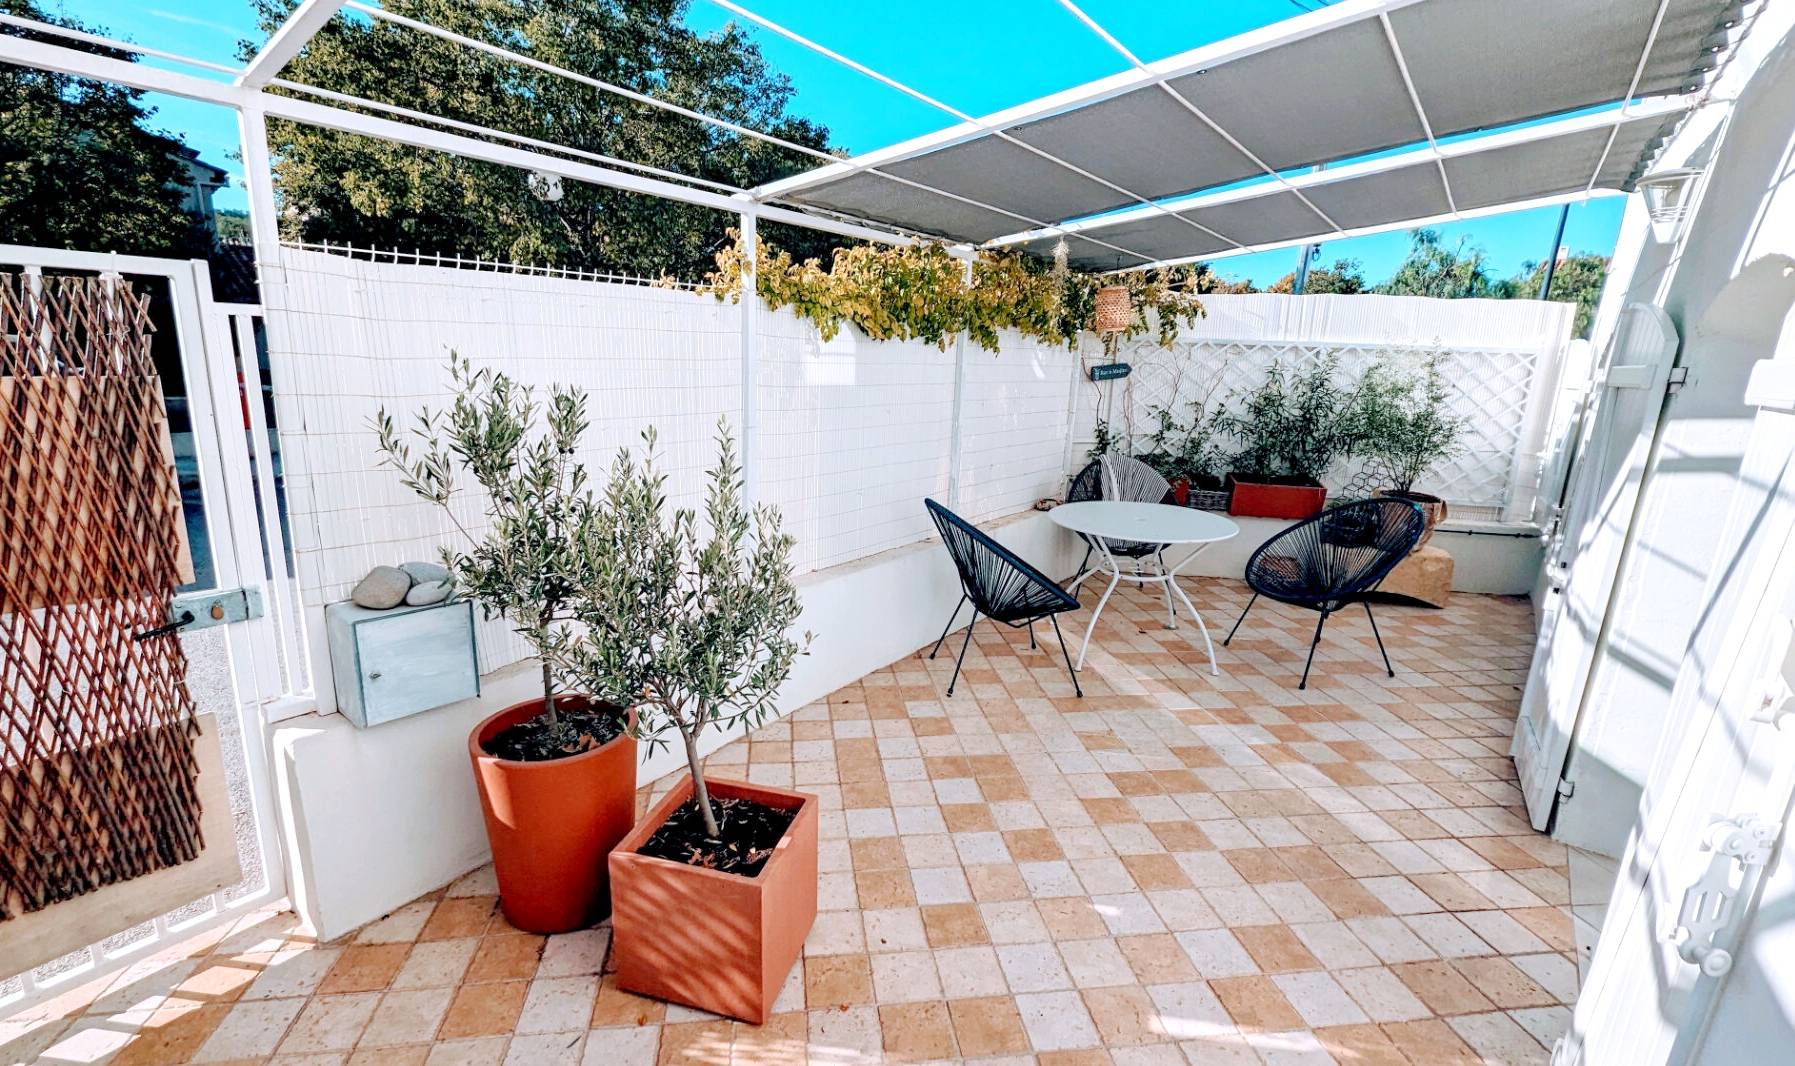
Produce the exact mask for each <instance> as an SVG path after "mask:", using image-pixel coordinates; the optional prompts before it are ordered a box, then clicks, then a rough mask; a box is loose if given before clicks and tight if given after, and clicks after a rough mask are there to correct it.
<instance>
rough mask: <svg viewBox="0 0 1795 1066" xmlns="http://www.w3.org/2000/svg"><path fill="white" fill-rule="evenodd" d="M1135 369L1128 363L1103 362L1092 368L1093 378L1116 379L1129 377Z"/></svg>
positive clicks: (1094, 379)
mask: <svg viewBox="0 0 1795 1066" xmlns="http://www.w3.org/2000/svg"><path fill="white" fill-rule="evenodd" d="M1133 370H1134V368H1133V367H1131V366H1129V365H1128V364H1127V363H1103V364H1101V365H1099V366H1094V367H1092V368H1091V380H1092V381H1114V380H1116V379H1117V378H1125V377H1127V376H1128V375H1129V373H1130V372H1132V371H1133Z"/></svg>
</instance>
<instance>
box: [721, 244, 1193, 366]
mask: <svg viewBox="0 0 1795 1066" xmlns="http://www.w3.org/2000/svg"><path fill="white" fill-rule="evenodd" d="M731 237H732V238H733V239H732V241H731V243H730V244H729V245H728V246H726V247H724V248H723V249H722V250H721V251H719V252H718V253H717V269H716V270H715V271H714V272H712V273H711V274H709V275H707V276H706V278H705V284H704V286H703V291H706V292H709V293H711V294H712V295H714V296H716V297H717V299H719V300H725V299H727V300H732V301H733V300H739V299H740V298H741V289H742V267H743V265H744V261H745V259H746V255H745V254H744V253H743V251H742V248H741V243H740V236H739V235H738V234H736V233H734V232H733V231H732V233H731ZM755 265H756V268H757V269H756V271H755V288H756V290H757V291H758V292H759V293H760V298H761V299H762V300H764V301H766V303H767V305H768V306H769V307H773V308H775V309H777V308H782V307H789V308H791V309H792V310H793V312H795V313H796V314H797V315H798V316H799V317H800V318H803V319H806V320H808V321H809V322H811V323H813V324H814V325H815V326H816V327H817V330H818V331H819V332H820V333H821V334H822V336H823V339H824V340H829V339H831V338H833V337H834V336H835V335H836V334H838V333H840V332H841V327H842V325H843V324H844V323H846V324H849V325H852V326H854V327H855V328H856V329H858V330H860V331H861V332H862V333H865V334H866V335H867V336H868V337H871V338H873V339H874V340H921V341H926V342H928V343H930V344H933V345H935V346H936V347H938V348H940V349H941V350H943V351H946V350H947V346H948V343H949V341H950V340H952V338H953V337H955V336H956V335H958V334H961V333H964V334H965V335H966V336H967V337H968V338H970V339H971V340H972V342H973V343H975V344H977V345H978V346H979V347H981V348H983V349H985V350H986V351H990V352H995V351H997V350H998V335H999V334H1000V333H1001V332H1003V331H1004V330H1006V329H1013V330H1016V331H1017V332H1019V333H1021V334H1023V335H1024V336H1028V337H1033V338H1036V339H1037V340H1041V341H1045V342H1047V343H1049V344H1063V345H1065V346H1067V347H1073V346H1075V345H1076V344H1077V342H1078V336H1079V334H1080V333H1081V332H1083V331H1085V330H1089V329H1091V328H1092V327H1093V324H1094V319H1095V316H1096V307H1097V290H1098V289H1099V288H1101V287H1102V286H1104V285H1116V284H1120V285H1126V286H1127V287H1128V289H1129V292H1130V294H1131V295H1132V296H1133V305H1134V320H1133V322H1132V323H1131V324H1130V325H1129V328H1128V329H1127V330H1126V331H1124V332H1121V333H1110V334H1105V335H1104V336H1103V343H1104V350H1105V351H1106V352H1111V353H1113V352H1114V351H1115V350H1116V347H1117V345H1118V344H1120V342H1122V341H1123V340H1127V339H1130V338H1134V337H1139V336H1142V335H1144V334H1148V333H1157V335H1158V338H1159V343H1160V344H1162V345H1170V344H1171V343H1172V341H1173V340H1175V339H1176V338H1177V336H1178V330H1179V329H1180V327H1182V326H1185V325H1189V324H1191V323H1194V322H1195V321H1196V320H1197V319H1199V318H1201V317H1202V316H1203V304H1202V302H1201V301H1200V300H1198V299H1197V296H1196V291H1195V278H1196V273H1195V272H1194V271H1192V270H1190V269H1188V268H1183V267H1169V268H1162V269H1159V270H1153V271H1135V272H1131V273H1127V274H1120V275H1113V276H1108V277H1099V276H1098V275H1095V274H1087V273H1084V272H1082V271H1076V270H1069V269H1067V268H1066V267H1065V266H1064V265H1063V264H1056V265H1052V266H1049V265H1046V264H1042V263H1040V262H1037V261H1036V260H1034V259H1031V258H1030V257H1028V256H1025V255H1022V254H1020V253H1016V252H997V253H985V252H981V253H979V255H978V257H977V258H976V259H975V260H974V261H973V267H972V281H971V284H970V285H969V284H967V282H966V278H965V265H964V263H963V262H962V261H961V260H959V259H956V258H955V257H954V256H953V255H952V253H950V252H949V251H948V250H947V248H946V247H944V246H942V245H940V244H915V245H909V246H906V247H890V246H881V245H858V246H855V247H852V248H837V249H836V250H835V254H834V257H833V261H832V262H831V263H830V264H829V265H828V266H827V267H825V266H824V265H823V264H822V262H821V260H818V259H805V260H802V261H799V260H796V259H794V258H793V257H792V255H791V253H789V252H784V251H780V250H779V249H777V248H774V247H772V246H770V245H769V244H768V243H767V242H765V241H762V242H761V243H760V254H759V257H758V260H757V262H756V264H755Z"/></svg>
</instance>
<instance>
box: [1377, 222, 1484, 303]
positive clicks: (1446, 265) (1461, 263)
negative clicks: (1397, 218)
mask: <svg viewBox="0 0 1795 1066" xmlns="http://www.w3.org/2000/svg"><path fill="white" fill-rule="evenodd" d="M1466 240H1467V239H1466V238H1463V237H1461V238H1459V242H1458V245H1457V246H1456V247H1453V248H1446V247H1444V246H1443V245H1442V244H1441V243H1440V231H1439V230H1433V229H1418V230H1414V231H1412V232H1411V233H1410V234H1409V254H1408V258H1406V259H1404V260H1403V261H1402V265H1401V266H1399V267H1397V268H1396V273H1395V275H1394V276H1393V277H1391V278H1390V280H1389V281H1386V282H1384V283H1383V284H1382V285H1379V286H1378V287H1377V288H1375V289H1373V290H1372V291H1373V292H1379V293H1384V294H1386V295H1389V296H1433V297H1436V298H1439V299H1444V300H1456V299H1463V298H1467V297H1491V296H1495V295H1497V294H1496V293H1495V292H1494V291H1493V286H1492V283H1491V281H1490V277H1489V273H1488V272H1487V271H1486V270H1485V268H1484V262H1483V258H1484V251H1483V249H1482V248H1479V247H1476V246H1475V245H1472V246H1471V247H1469V248H1467V247H1466Z"/></svg>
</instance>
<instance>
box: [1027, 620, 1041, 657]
mask: <svg viewBox="0 0 1795 1066" xmlns="http://www.w3.org/2000/svg"><path fill="white" fill-rule="evenodd" d="M1037 647H1039V645H1037V644H1036V643H1035V623H1034V620H1033V619H1030V620H1029V623H1028V650H1029V651H1034V650H1035V648H1037Z"/></svg>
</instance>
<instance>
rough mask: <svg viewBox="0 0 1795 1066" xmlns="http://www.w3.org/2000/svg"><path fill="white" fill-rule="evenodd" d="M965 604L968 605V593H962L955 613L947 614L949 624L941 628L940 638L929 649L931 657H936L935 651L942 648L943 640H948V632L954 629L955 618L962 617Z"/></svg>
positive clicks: (955, 607) (955, 605)
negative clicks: (961, 610)
mask: <svg viewBox="0 0 1795 1066" xmlns="http://www.w3.org/2000/svg"><path fill="white" fill-rule="evenodd" d="M964 606H966V594H965V593H961V594H960V602H959V603H956V604H954V613H953V614H950V615H948V616H947V625H946V626H945V627H943V628H942V630H941V638H940V640H937V641H935V646H934V647H933V648H930V649H929V658H931V659H933V658H934V657H935V653H936V652H938V651H940V650H941V641H943V640H946V639H947V635H948V633H949V632H951V631H952V630H953V628H954V619H956V618H958V617H960V608H962V607H964Z"/></svg>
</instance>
